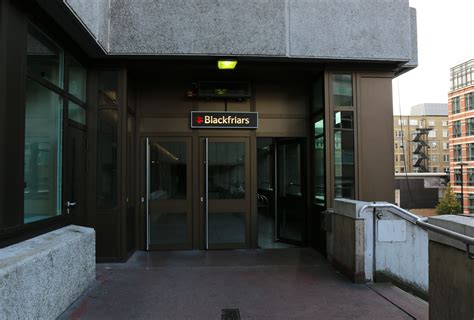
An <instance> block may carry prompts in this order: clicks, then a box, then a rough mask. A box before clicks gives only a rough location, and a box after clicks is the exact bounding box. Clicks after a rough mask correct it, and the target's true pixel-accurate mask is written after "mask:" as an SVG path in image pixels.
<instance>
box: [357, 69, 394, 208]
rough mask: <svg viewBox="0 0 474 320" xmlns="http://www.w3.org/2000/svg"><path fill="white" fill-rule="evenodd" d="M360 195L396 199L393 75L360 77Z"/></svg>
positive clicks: (362, 197) (368, 198) (361, 197)
mask: <svg viewBox="0 0 474 320" xmlns="http://www.w3.org/2000/svg"><path fill="white" fill-rule="evenodd" d="M358 79H359V90H358V96H359V104H358V108H359V109H358V119H357V120H358V139H357V140H358V147H359V182H358V186H359V199H360V200H363V201H389V202H394V200H395V189H394V179H395V178H394V169H393V168H394V166H393V165H394V158H393V110H392V78H391V77H377V76H371V75H361V76H360V77H359V78H358Z"/></svg>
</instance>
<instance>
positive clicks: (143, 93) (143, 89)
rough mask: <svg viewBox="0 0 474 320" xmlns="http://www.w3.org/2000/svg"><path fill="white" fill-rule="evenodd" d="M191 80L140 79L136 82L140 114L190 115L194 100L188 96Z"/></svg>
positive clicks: (146, 115) (148, 115)
mask: <svg viewBox="0 0 474 320" xmlns="http://www.w3.org/2000/svg"><path fill="white" fill-rule="evenodd" d="M190 82H191V81H165V80H162V81H158V80H153V79H150V80H148V81H139V82H138V83H137V84H136V87H137V91H138V92H137V93H138V103H139V108H138V113H139V115H140V116H142V117H155V116H159V115H172V116H186V115H188V114H189V112H191V110H192V101H191V100H190V99H189V98H187V97H186V92H187V90H188V87H189V84H190Z"/></svg>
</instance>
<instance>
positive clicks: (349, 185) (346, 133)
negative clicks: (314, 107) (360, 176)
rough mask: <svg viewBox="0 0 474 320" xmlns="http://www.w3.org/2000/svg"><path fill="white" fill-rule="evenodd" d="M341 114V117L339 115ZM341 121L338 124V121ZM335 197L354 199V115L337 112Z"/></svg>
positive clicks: (335, 130)
mask: <svg viewBox="0 0 474 320" xmlns="http://www.w3.org/2000/svg"><path fill="white" fill-rule="evenodd" d="M338 114H339V115H338ZM338 118H339V119H340V121H339V123H337V121H338V120H337V119H338ZM334 120H335V121H334V122H335V123H334V171H335V177H334V184H335V197H339V198H341V197H342V198H348V199H354V196H355V169H354V129H353V126H352V123H353V113H352V112H349V111H344V112H335V116H334Z"/></svg>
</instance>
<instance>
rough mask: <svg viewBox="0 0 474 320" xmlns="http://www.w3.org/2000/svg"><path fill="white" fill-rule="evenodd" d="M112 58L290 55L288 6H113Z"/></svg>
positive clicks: (191, 0) (162, 1)
mask: <svg viewBox="0 0 474 320" xmlns="http://www.w3.org/2000/svg"><path fill="white" fill-rule="evenodd" d="M110 16H111V30H110V31H111V32H110V53H112V54H151V55H155V54H158V55H160V54H170V55H204V56H207V55H211V56H216V55H237V56H239V55H255V56H259V55H263V56H284V55H285V54H286V22H285V17H286V16H285V1H284V0H154V1H150V0H135V1H129V0H111V13H110Z"/></svg>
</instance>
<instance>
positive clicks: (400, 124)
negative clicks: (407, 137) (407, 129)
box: [398, 119, 407, 126]
mask: <svg viewBox="0 0 474 320" xmlns="http://www.w3.org/2000/svg"><path fill="white" fill-rule="evenodd" d="M398 125H399V126H406V125H407V120H406V119H398Z"/></svg>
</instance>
